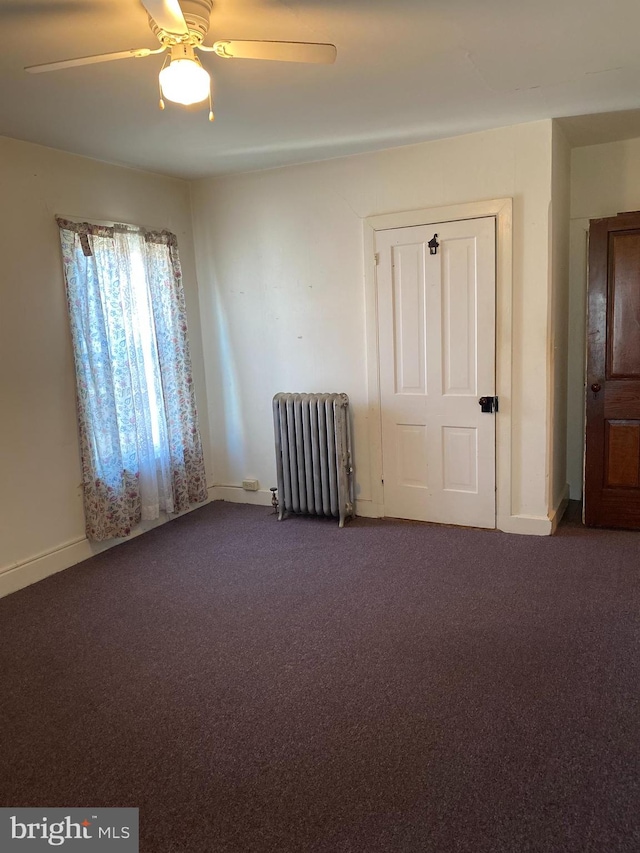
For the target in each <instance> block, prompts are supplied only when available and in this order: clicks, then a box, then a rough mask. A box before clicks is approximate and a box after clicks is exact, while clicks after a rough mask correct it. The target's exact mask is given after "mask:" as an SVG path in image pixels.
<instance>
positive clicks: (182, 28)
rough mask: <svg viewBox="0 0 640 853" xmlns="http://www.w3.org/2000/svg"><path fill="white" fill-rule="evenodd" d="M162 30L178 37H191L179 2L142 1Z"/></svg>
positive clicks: (174, 0)
mask: <svg viewBox="0 0 640 853" xmlns="http://www.w3.org/2000/svg"><path fill="white" fill-rule="evenodd" d="M140 2H141V3H142V5H143V6H144V8H145V9H146V10H147V12H148V13H149V14H150V15H151V17H152V18H153V20H154V21H155V22H156V24H157V25H158V26H159V27H160V29H161V30H164V31H165V32H166V33H175V34H176V35H181V36H186V35H189V27H188V26H187V22H186V21H185V19H184V15H183V14H182V9H181V8H180V4H179V3H178V0H140Z"/></svg>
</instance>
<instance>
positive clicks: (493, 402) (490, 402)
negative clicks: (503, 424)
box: [478, 397, 498, 414]
mask: <svg viewBox="0 0 640 853" xmlns="http://www.w3.org/2000/svg"><path fill="white" fill-rule="evenodd" d="M478 405H479V406H480V410H481V411H482V412H485V413H487V414H493V413H494V412H497V411H498V398H497V397H480V399H479V400H478Z"/></svg>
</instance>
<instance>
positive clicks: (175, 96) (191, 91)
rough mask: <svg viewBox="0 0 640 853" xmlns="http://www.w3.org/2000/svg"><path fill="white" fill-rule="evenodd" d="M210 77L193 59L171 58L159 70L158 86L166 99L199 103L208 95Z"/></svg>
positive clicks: (182, 102) (184, 102)
mask: <svg viewBox="0 0 640 853" xmlns="http://www.w3.org/2000/svg"><path fill="white" fill-rule="evenodd" d="M210 85H211V78H210V77H209V74H208V72H207V71H205V70H204V68H203V67H202V65H200V64H199V63H198V62H196V60H194V59H172V60H171V62H170V63H169V65H167V67H166V68H163V69H162V71H161V72H160V87H161V88H162V94H163V95H164V96H165V98H166V99H167V100H168V101H174V102H175V103H176V104H184V105H185V106H189V105H190V104H199V103H200V101H205V100H206V99H207V98H208V97H209V88H210Z"/></svg>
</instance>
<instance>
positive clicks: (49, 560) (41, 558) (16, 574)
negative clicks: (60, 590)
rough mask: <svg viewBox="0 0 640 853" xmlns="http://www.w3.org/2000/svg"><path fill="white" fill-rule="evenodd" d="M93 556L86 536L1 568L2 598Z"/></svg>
mask: <svg viewBox="0 0 640 853" xmlns="http://www.w3.org/2000/svg"><path fill="white" fill-rule="evenodd" d="M91 556H93V550H92V548H91V544H90V542H89V540H88V539H87V538H86V537H84V536H83V537H82V538H81V539H75V540H72V541H71V542H66V543H65V544H63V545H60V546H59V547H58V548H54V549H53V550H51V551H45V552H44V553H42V554H37V555H36V556H34V557H30V558H29V559H28V560H24V561H23V562H21V563H17V564H16V565H14V566H7V567H6V568H3V569H0V598H3V597H4V596H5V595H10V594H11V593H12V592H17V591H18V590H19V589H24V587H25V586H30V585H31V584H32V583H37V582H38V581H41V580H44V578H47V577H49V575H55V574H56V573H57V572H61V571H63V570H64V569H68V568H69V567H70V566H75V565H76V563H81V562H82V561H83V560H86V559H87V558H88V557H91Z"/></svg>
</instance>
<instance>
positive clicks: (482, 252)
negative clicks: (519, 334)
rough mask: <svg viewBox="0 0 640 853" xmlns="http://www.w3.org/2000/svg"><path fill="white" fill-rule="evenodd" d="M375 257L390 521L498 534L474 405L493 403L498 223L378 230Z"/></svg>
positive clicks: (489, 439)
mask: <svg viewBox="0 0 640 853" xmlns="http://www.w3.org/2000/svg"><path fill="white" fill-rule="evenodd" d="M434 232H435V233H437V234H438V241H439V243H440V245H439V248H438V252H437V254H436V255H431V254H430V252H429V247H428V245H427V244H428V241H429V240H431V238H432V237H433V235H434ZM376 249H377V251H378V253H379V258H380V261H379V266H378V335H379V353H380V398H381V399H380V401H381V412H382V453H383V470H384V505H385V513H386V515H389V516H395V517H398V518H411V519H416V520H419V521H437V522H442V523H449V524H463V525H471V526H477V527H495V415H489V414H483V413H481V411H480V406H479V405H478V396H479V393H478V392H479V390H480V393H481V394H482V395H487V396H490V395H491V396H492V395H493V394H495V220H494V218H493V217H487V218H484V219H474V220H467V221H462V222H449V223H441V224H438V225H429V226H419V227H413V228H396V229H392V230H388V231H379V232H378V233H377V235H376Z"/></svg>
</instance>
